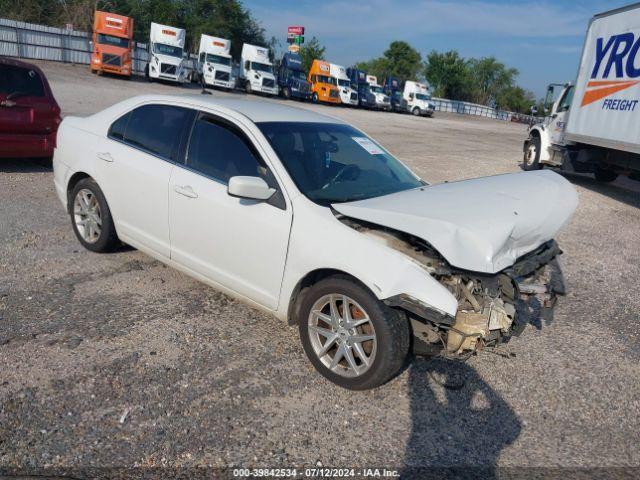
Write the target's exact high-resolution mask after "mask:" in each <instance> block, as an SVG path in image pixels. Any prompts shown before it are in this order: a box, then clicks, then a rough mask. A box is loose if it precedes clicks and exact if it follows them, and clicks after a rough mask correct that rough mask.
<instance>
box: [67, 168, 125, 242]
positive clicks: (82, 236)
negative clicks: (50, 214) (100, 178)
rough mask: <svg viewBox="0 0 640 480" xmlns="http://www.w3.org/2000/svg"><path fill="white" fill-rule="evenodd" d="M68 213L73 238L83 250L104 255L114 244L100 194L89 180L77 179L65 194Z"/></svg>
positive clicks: (109, 215)
mask: <svg viewBox="0 0 640 480" xmlns="http://www.w3.org/2000/svg"><path fill="white" fill-rule="evenodd" d="M69 200H70V201H71V202H72V203H71V205H70V211H69V214H70V215H71V225H72V226H73V231H74V233H75V234H76V237H77V238H78V240H79V241H80V243H81V244H82V246H83V247H84V248H86V249H87V250H91V251H92V252H108V251H110V250H113V249H114V248H115V247H116V246H117V245H118V236H117V235H116V229H115V226H114V225H113V218H112V217H111V212H110V210H109V206H108V205H107V201H106V199H105V198H104V194H103V193H102V190H100V187H99V186H98V184H97V183H96V182H95V181H94V180H93V179H92V178H84V179H82V180H80V181H79V182H78V183H77V184H76V185H75V187H73V190H72V191H71V195H69Z"/></svg>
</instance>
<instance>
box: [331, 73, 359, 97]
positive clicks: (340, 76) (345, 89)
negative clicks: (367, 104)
mask: <svg viewBox="0 0 640 480" xmlns="http://www.w3.org/2000/svg"><path fill="white" fill-rule="evenodd" d="M329 75H331V76H332V77H333V78H335V79H336V83H337V85H338V88H339V89H340V100H341V101H342V103H343V104H344V105H352V106H357V105H358V92H357V91H356V90H354V89H353V88H351V80H349V77H348V76H347V69H346V68H345V67H343V66H342V65H336V64H335V63H331V64H329ZM341 82H342V83H344V85H340V83H341Z"/></svg>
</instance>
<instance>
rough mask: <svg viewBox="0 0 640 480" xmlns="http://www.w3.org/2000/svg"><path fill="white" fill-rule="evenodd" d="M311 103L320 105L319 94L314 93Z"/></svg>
mask: <svg viewBox="0 0 640 480" xmlns="http://www.w3.org/2000/svg"><path fill="white" fill-rule="evenodd" d="M311 102H312V103H318V94H317V93H316V92H313V95H311Z"/></svg>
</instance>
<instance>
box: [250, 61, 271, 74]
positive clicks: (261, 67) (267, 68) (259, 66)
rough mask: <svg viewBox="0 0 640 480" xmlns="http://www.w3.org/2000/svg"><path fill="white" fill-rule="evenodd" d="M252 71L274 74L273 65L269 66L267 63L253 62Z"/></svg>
mask: <svg viewBox="0 0 640 480" xmlns="http://www.w3.org/2000/svg"><path fill="white" fill-rule="evenodd" d="M251 69H252V70H257V71H259V72H267V73H273V69H272V68H271V65H267V64H266V63H258V62H251Z"/></svg>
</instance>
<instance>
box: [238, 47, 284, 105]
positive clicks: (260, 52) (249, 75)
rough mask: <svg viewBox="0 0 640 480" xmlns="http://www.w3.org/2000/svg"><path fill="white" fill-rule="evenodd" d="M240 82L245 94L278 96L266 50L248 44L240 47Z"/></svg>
mask: <svg viewBox="0 0 640 480" xmlns="http://www.w3.org/2000/svg"><path fill="white" fill-rule="evenodd" d="M240 81H241V83H242V87H243V88H244V90H245V91H246V92H247V93H254V92H255V93H264V94H267V95H277V94H278V85H277V84H276V77H275V75H274V74H273V65H272V64H271V60H269V50H268V49H267V48H265V47H258V46H256V45H251V44H249V43H245V44H244V45H243V46H242V54H241V57H240Z"/></svg>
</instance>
